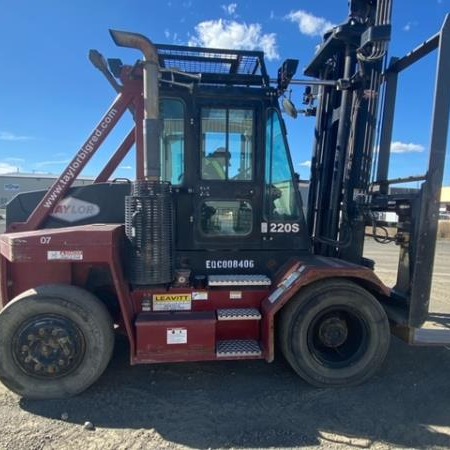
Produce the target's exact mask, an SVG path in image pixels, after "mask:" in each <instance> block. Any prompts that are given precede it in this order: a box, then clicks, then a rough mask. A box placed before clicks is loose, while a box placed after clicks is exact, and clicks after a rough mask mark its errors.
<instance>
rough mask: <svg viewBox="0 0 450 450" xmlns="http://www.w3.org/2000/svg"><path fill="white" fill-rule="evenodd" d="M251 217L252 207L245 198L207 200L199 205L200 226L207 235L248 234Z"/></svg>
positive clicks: (250, 226)
mask: <svg viewBox="0 0 450 450" xmlns="http://www.w3.org/2000/svg"><path fill="white" fill-rule="evenodd" d="M252 218H253V212H252V207H251V205H250V203H249V202H247V201H245V200H208V201H204V202H203V203H202V204H201V207H200V228H201V231H202V233H203V234H206V235H208V236H245V235H247V234H250V232H251V231H252V228H253V223H252V220H253V219H252Z"/></svg>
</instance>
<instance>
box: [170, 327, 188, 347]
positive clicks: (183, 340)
mask: <svg viewBox="0 0 450 450" xmlns="http://www.w3.org/2000/svg"><path fill="white" fill-rule="evenodd" d="M167 343H168V344H187V329H186V328H167Z"/></svg>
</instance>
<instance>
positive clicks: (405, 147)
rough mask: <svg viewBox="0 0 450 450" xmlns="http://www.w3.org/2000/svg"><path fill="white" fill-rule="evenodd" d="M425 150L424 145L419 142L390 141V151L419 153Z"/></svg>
mask: <svg viewBox="0 0 450 450" xmlns="http://www.w3.org/2000/svg"><path fill="white" fill-rule="evenodd" d="M424 150H425V147H424V146H423V145H420V144H413V143H412V142H409V143H406V142H400V141H395V142H392V143H391V152H392V153H421V152H423V151H424Z"/></svg>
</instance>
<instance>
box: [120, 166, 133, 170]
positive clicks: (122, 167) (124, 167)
mask: <svg viewBox="0 0 450 450" xmlns="http://www.w3.org/2000/svg"><path fill="white" fill-rule="evenodd" d="M132 168H133V167H132V166H120V167H119V169H122V170H131V169H132Z"/></svg>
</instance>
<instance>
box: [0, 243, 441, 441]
mask: <svg viewBox="0 0 450 450" xmlns="http://www.w3.org/2000/svg"><path fill="white" fill-rule="evenodd" d="M368 247H369V250H368V252H367V256H371V255H372V256H374V257H376V259H377V262H378V267H379V270H380V274H381V275H382V277H385V278H388V277H389V276H391V275H390V272H391V267H395V264H394V263H393V262H392V261H393V260H394V258H395V253H396V249H395V247H394V246H379V245H377V246H375V245H371V244H370V245H369V246H368ZM449 261H450V243H448V242H444V243H443V244H442V245H440V246H439V250H438V261H437V264H436V268H435V270H436V272H437V273H438V276H437V278H436V280H435V284H434V289H437V291H436V292H438V293H439V295H440V297H439V298H438V299H437V301H433V307H434V306H436V305H437V307H438V309H439V310H440V311H441V312H443V311H444V310H445V308H444V306H445V300H447V299H448V292H450V289H449V288H450V286H449V284H450V280H449V278H450V277H448V273H449V270H448V267H449V264H450V262H449ZM445 264H446V265H445ZM448 310H450V306H449V308H448ZM449 373H450V353H449V351H448V350H447V349H445V348H412V347H408V346H407V345H406V344H404V343H402V342H400V341H398V340H397V339H395V338H394V339H393V340H392V345H391V349H390V352H389V354H388V357H387V360H386V362H385V364H384V366H383V368H382V370H381V371H380V372H379V373H378V374H377V375H376V376H375V377H374V378H373V379H372V380H371V381H370V382H368V383H366V384H364V385H363V386H358V387H356V388H351V389H337V390H329V389H316V388H312V387H310V386H308V385H307V384H306V383H304V382H303V381H302V380H301V379H300V378H299V377H298V376H296V375H295V374H294V373H293V372H292V370H291V369H290V368H289V367H288V366H287V364H286V363H285V362H284V361H283V360H282V359H281V358H279V359H277V360H276V361H275V362H274V363H273V364H267V363H265V362H263V361H243V362H238V361H232V362H209V363H195V364H194V363H189V364H162V365H153V366H134V367H130V366H129V365H128V347H127V343H126V341H125V340H124V339H123V338H120V337H118V339H117V342H116V348H115V353H114V357H113V359H112V361H111V363H110V365H109V367H108V369H107V370H106V372H105V373H104V375H103V376H102V377H101V379H100V380H99V381H98V382H97V383H96V384H95V385H94V386H93V387H92V388H90V389H89V390H88V391H86V392H85V393H83V394H82V395H79V396H77V397H74V398H71V399H66V400H54V401H28V400H23V399H21V398H19V397H18V396H16V395H15V394H13V393H11V392H10V391H8V390H7V389H6V388H5V387H3V385H1V384H0V418H1V419H0V424H1V433H0V449H53V448H55V449H56V448H57V449H61V448H64V449H102V450H106V449H114V450H115V449H148V448H157V449H162V448H174V449H182V448H200V449H208V448H211V449H218V448H247V449H256V448H302V449H312V448H314V449H316V448H327V449H328V448H331V449H355V448H356V449H358V448H370V449H392V448H416V449H433V448H436V449H437V448H439V449H448V448H450V408H449V407H448V405H449V403H450V385H449V383H448V374H449ZM86 422H90V423H91V424H92V428H93V429H88V428H90V427H85V425H84V424H85V423H86Z"/></svg>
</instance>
